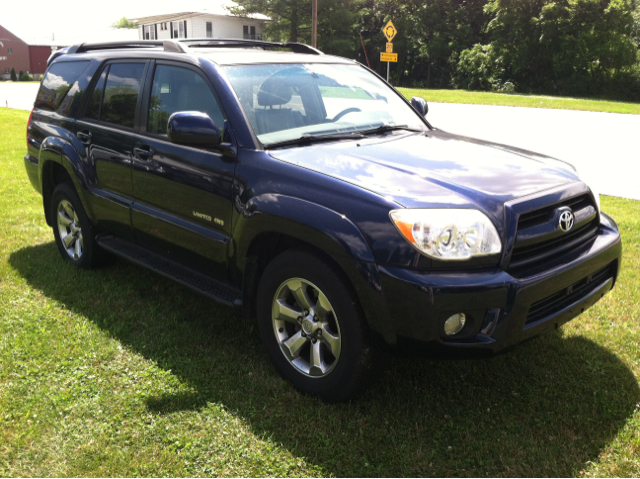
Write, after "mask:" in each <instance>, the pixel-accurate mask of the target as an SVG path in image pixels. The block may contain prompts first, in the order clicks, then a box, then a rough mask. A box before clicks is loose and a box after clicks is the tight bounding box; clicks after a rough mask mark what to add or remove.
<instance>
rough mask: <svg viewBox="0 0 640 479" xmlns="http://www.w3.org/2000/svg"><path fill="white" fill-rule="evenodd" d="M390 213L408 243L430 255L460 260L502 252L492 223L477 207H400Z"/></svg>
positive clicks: (500, 243)
mask: <svg viewBox="0 0 640 479" xmlns="http://www.w3.org/2000/svg"><path fill="white" fill-rule="evenodd" d="M389 216H390V217H391V221H392V222H393V224H394V225H396V228H398V231H400V233H401V234H402V236H404V237H405V239H406V240H407V241H409V243H411V244H412V245H413V246H414V247H415V248H417V249H418V250H419V251H420V252H421V253H424V254H426V255H427V256H430V257H432V258H437V259H445V260H463V259H469V258H471V257H474V256H483V255H488V254H496V253H500V252H501V251H502V242H501V241H500V237H499V236H498V232H497V231H496V228H495V226H493V223H492V222H491V220H489V218H487V217H486V216H485V215H484V214H483V213H481V212H480V211H477V210H461V209H402V210H393V211H391V212H390V213H389Z"/></svg>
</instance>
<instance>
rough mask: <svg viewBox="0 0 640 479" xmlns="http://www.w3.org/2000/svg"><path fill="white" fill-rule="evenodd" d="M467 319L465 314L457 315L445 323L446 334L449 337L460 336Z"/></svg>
mask: <svg viewBox="0 0 640 479" xmlns="http://www.w3.org/2000/svg"><path fill="white" fill-rule="evenodd" d="M466 320H467V318H466V317H465V315H464V313H457V314H454V315H453V316H451V317H450V318H449V319H447V320H446V321H445V322H444V332H445V334H446V335H447V336H453V335H454V334H458V333H459V332H460V331H462V328H464V323H465V322H466Z"/></svg>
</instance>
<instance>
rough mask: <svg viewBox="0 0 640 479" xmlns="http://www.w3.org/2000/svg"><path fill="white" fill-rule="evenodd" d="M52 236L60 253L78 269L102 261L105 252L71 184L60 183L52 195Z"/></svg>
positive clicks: (95, 264) (97, 264) (96, 264)
mask: <svg viewBox="0 0 640 479" xmlns="http://www.w3.org/2000/svg"><path fill="white" fill-rule="evenodd" d="M50 213H51V219H52V220H53V221H52V222H53V235H54V237H55V240H56V245H57V246H58V251H60V255H61V256H62V258H63V259H64V260H66V261H69V262H70V263H72V264H74V265H75V266H77V267H79V268H87V269H88V268H93V267H95V266H99V265H100V264H102V262H103V258H104V251H102V250H101V249H100V247H99V246H98V244H97V243H96V241H95V233H94V230H93V227H92V225H91V222H90V221H89V218H88V217H87V214H86V213H85V211H84V208H83V207H82V203H81V202H80V198H78V194H77V193H76V190H75V188H74V187H73V184H72V183H61V184H59V185H58V186H56V188H55V189H54V190H53V194H52V195H51V211H50Z"/></svg>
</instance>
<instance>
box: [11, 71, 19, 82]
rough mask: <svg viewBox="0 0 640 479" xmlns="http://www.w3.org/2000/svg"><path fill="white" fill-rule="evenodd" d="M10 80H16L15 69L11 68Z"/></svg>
mask: <svg viewBox="0 0 640 479" xmlns="http://www.w3.org/2000/svg"><path fill="white" fill-rule="evenodd" d="M11 81H18V77H17V76H16V69H15V68H12V69H11Z"/></svg>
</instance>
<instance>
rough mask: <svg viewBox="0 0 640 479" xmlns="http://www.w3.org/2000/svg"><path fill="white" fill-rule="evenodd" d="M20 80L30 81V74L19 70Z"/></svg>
mask: <svg viewBox="0 0 640 479" xmlns="http://www.w3.org/2000/svg"><path fill="white" fill-rule="evenodd" d="M20 81H31V76H29V75H28V74H26V73H22V72H20Z"/></svg>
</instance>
